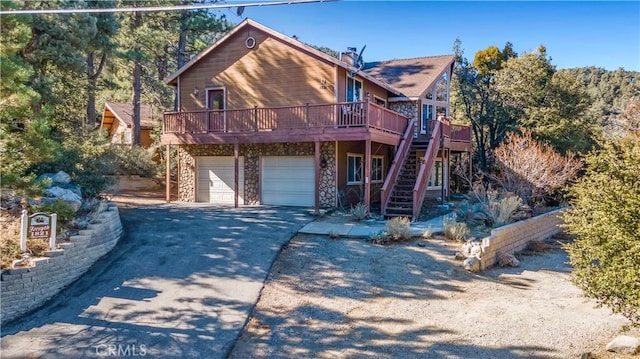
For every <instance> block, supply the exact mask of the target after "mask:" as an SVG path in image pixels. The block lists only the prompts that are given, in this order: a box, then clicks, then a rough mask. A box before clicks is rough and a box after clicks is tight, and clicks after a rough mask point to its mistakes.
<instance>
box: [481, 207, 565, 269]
mask: <svg viewBox="0 0 640 359" xmlns="http://www.w3.org/2000/svg"><path fill="white" fill-rule="evenodd" d="M562 211H564V209H558V210H555V211H552V212H548V213H545V214H542V215H540V216H535V217H532V218H529V219H526V220H524V221H520V222H515V223H511V224H508V225H506V226H502V227H498V228H495V229H493V230H491V236H489V237H486V238H483V239H482V243H481V248H482V253H481V257H480V269H481V270H484V269H485V268H488V267H491V266H493V265H495V264H496V263H497V262H498V260H499V258H500V256H502V255H505V254H514V253H517V252H521V251H522V250H524V249H525V248H526V247H527V245H528V244H529V242H531V241H534V240H544V239H547V238H549V237H551V236H553V235H555V234H558V233H560V232H562V229H561V228H560V226H559V225H560V224H561V223H562V218H561V216H560V215H561V213H562Z"/></svg>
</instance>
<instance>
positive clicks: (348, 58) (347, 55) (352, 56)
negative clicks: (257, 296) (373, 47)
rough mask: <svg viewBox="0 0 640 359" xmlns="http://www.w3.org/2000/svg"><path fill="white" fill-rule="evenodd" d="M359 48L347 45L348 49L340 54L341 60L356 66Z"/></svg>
mask: <svg viewBox="0 0 640 359" xmlns="http://www.w3.org/2000/svg"><path fill="white" fill-rule="evenodd" d="M357 52H358V49H357V48H355V47H347V51H346V52H343V53H341V54H340V60H342V61H343V62H346V63H348V64H349V65H351V66H355V64H357V63H358V59H356V57H358V54H357Z"/></svg>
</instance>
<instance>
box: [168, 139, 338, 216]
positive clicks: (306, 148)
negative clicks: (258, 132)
mask: <svg viewBox="0 0 640 359" xmlns="http://www.w3.org/2000/svg"><path fill="white" fill-rule="evenodd" d="M239 155H240V156H244V167H245V168H244V182H245V183H244V196H245V198H244V201H245V204H248V205H256V204H260V172H259V171H260V165H259V164H260V156H313V155H314V144H313V143H308V142H306V143H264V144H262V143H259V144H242V145H240V152H239ZM197 156H233V145H182V146H179V147H178V168H179V179H178V200H179V201H183V202H195V200H196V192H195V183H196V180H195V173H196V157H197ZM320 158H321V159H324V160H325V161H326V163H327V166H326V167H325V168H324V169H321V171H320V206H321V207H323V208H328V207H335V206H336V154H335V143H334V142H322V143H321V145H320Z"/></svg>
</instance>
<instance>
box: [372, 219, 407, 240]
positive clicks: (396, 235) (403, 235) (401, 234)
mask: <svg viewBox="0 0 640 359" xmlns="http://www.w3.org/2000/svg"><path fill="white" fill-rule="evenodd" d="M410 224H411V221H410V220H409V218H406V217H394V218H391V219H390V220H388V221H387V223H386V224H385V226H384V229H383V230H381V231H380V232H377V233H372V234H371V235H369V240H370V241H371V242H372V243H375V244H389V243H391V242H397V241H401V240H405V239H409V238H411V226H410Z"/></svg>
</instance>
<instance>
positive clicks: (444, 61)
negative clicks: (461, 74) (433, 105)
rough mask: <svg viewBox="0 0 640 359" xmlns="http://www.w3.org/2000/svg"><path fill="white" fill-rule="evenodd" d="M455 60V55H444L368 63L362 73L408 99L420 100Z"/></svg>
mask: <svg viewBox="0 0 640 359" xmlns="http://www.w3.org/2000/svg"><path fill="white" fill-rule="evenodd" d="M454 60H455V56H454V55H443V56H427V57H416V58H412V59H399V60H389V61H378V62H368V63H365V65H364V67H363V68H362V71H364V72H366V73H367V74H369V75H371V76H373V77H375V78H377V79H378V80H380V81H384V82H385V83H387V84H389V85H391V86H392V87H393V88H395V89H396V91H397V92H400V93H402V94H403V95H405V96H406V97H409V98H418V97H421V96H422V94H423V93H424V92H425V91H426V90H427V89H428V88H429V87H431V84H432V83H433V82H435V81H437V80H438V79H439V78H440V76H441V75H442V73H443V72H444V71H445V70H446V69H447V68H448V67H449V66H451V64H453V62H454Z"/></svg>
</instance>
